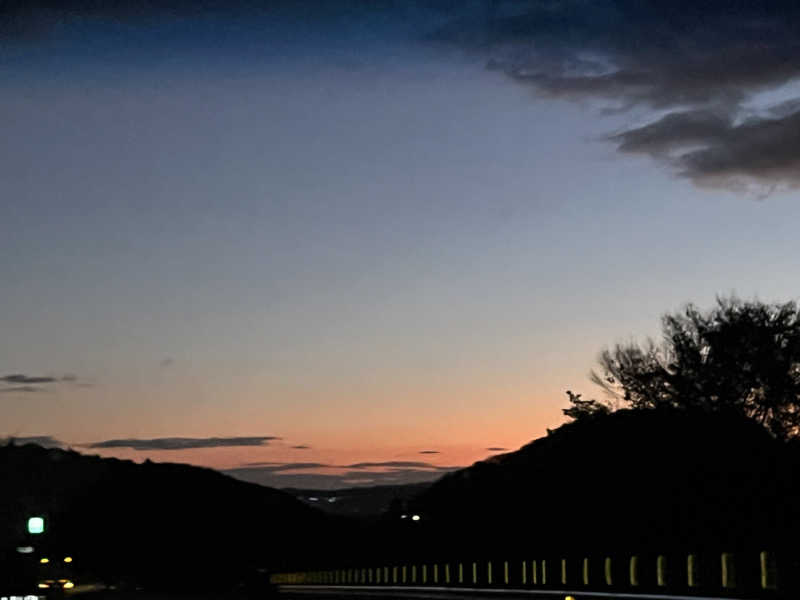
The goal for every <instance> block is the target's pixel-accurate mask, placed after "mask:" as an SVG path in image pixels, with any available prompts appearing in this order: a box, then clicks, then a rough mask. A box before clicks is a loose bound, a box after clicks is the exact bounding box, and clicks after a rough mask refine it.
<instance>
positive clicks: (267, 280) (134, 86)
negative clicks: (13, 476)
mask: <svg viewBox="0 0 800 600" xmlns="http://www.w3.org/2000/svg"><path fill="white" fill-rule="evenodd" d="M98 7H99V8H98ZM799 10H800V9H798V8H796V7H795V6H794V5H793V3H783V2H758V3H757V2H747V1H744V0H742V1H740V2H736V3H730V2H721V1H719V2H718V1H711V0H710V1H708V2H703V3H696V2H688V1H684V0H679V1H677V2H673V3H668V4H666V3H657V2H653V3H650V2H640V1H634V0H616V1H613V2H596V3H587V2H584V1H582V0H563V1H558V0H549V1H533V0H532V1H527V0H519V1H511V0H509V1H502V0H495V1H494V2H491V1H489V0H475V1H469V2H451V1H446V0H438V1H437V0H427V1H425V0H418V1H410V0H409V1H403V2H400V1H391V0H375V1H367V0H349V1H345V0H328V1H323V0H309V1H308V2H301V3H298V2H289V1H288V0H287V1H278V0H271V1H267V2H264V3H248V2H244V1H241V2H238V1H231V2H221V1H218V0H203V1H201V2H191V3H190V2H184V1H182V0H168V1H165V2H163V3H139V2H137V3H129V2H125V1H123V0H117V1H113V2H108V3H102V4H101V5H97V4H96V3H93V2H89V1H88V0H86V1H84V0H71V1H68V2H55V1H54V0H53V1H50V0H33V1H28V2H18V3H15V2H11V3H6V4H4V6H3V7H2V8H0V114H2V115H3V135H2V136H0V210H1V211H2V212H1V213H0V215H2V216H1V218H0V282H2V283H1V284H0V286H1V287H0V290H1V293H0V333H1V334H2V343H0V384H2V385H0V422H2V423H3V428H2V431H0V433H2V434H3V435H5V436H15V437H17V438H20V439H25V438H32V439H33V438H35V440H34V441H38V442H40V443H44V444H47V445H63V446H69V447H73V448H75V449H77V450H80V451H84V452H91V453H98V454H101V455H103V456H119V457H122V458H130V459H134V460H139V461H140V460H144V459H146V458H149V459H151V460H157V461H176V462H188V463H192V464H198V465H205V466H210V467H213V468H217V469H220V470H225V471H227V472H230V473H232V474H234V475H236V476H239V477H243V478H246V479H250V480H254V481H259V482H262V483H266V484H269V485H278V486H285V485H308V486H318V487H336V486H341V485H364V484H374V483H392V482H395V483H397V482H404V481H419V480H424V479H430V478H432V477H437V476H439V475H440V474H441V473H442V472H446V471H447V470H449V469H451V468H454V467H457V466H463V465H468V464H471V463H472V462H474V461H475V460H480V459H482V458H485V457H487V456H490V455H491V454H493V453H496V452H502V451H504V450H508V449H515V448H518V447H519V446H521V445H522V444H525V443H527V442H528V441H530V440H532V439H534V438H536V437H539V436H541V435H544V434H545V433H546V429H547V428H552V427H556V426H558V425H559V424H560V423H561V422H563V420H564V418H563V415H562V414H561V409H562V408H564V407H565V406H566V404H567V402H566V399H567V397H566V395H565V392H566V390H573V391H575V392H580V393H583V394H584V395H586V396H592V395H598V394H599V393H600V392H599V391H598V390H596V389H594V388H593V385H592V384H591V383H590V382H589V380H588V378H587V373H588V372H589V371H590V369H592V368H593V367H594V365H595V362H596V358H597V355H598V353H599V352H600V351H601V350H602V349H603V348H605V347H606V346H608V345H611V344H614V343H616V342H619V341H627V340H630V339H635V340H640V339H644V338H645V337H647V336H657V335H658V331H659V317H660V315H662V314H663V313H664V312H667V311H672V310H676V309H679V308H680V307H681V306H683V305H684V304H685V303H687V302H693V303H696V304H697V305H698V306H701V307H708V306H710V305H711V304H712V303H713V301H714V298H715V296H716V295H717V294H729V293H736V294H738V295H740V296H742V297H745V298H753V297H757V298H760V299H762V300H766V301H786V300H794V299H796V298H797V297H798V288H797V283H796V274H797V273H798V272H800V252H799V251H800V243H799V242H798V238H797V235H796V229H797V226H796V224H797V223H798V222H800V203H798V202H797V184H798V182H800V85H798V84H797V82H796V78H797V76H798V75H799V74H800V67H798V64H800V63H798V61H797V57H798V54H800V52H799V50H800V48H798V45H800V42H798V41H797V40H800V36H798V33H800V32H798V31H795V29H796V28H797V27H799V26H798V25H797V23H800V19H798V17H800V15H798V14H795V13H797V12H798V11H799Z"/></svg>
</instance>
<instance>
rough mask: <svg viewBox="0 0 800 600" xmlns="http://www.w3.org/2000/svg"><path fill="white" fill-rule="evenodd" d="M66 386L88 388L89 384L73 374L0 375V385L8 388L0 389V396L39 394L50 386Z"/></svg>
mask: <svg viewBox="0 0 800 600" xmlns="http://www.w3.org/2000/svg"><path fill="white" fill-rule="evenodd" d="M62 383H63V384H68V385H74V386H81V387H88V386H91V385H92V384H91V383H88V382H83V381H81V380H80V378H79V377H78V376H77V375H75V374H74V373H65V374H64V375H58V376H54V375H27V374H25V373H10V374H8V375H0V384H7V385H9V386H10V387H0V394H13V393H41V392H45V391H47V390H48V388H49V387H50V386H52V385H58V384H62Z"/></svg>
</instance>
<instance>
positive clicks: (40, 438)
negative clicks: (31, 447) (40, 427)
mask: <svg viewBox="0 0 800 600" xmlns="http://www.w3.org/2000/svg"><path fill="white" fill-rule="evenodd" d="M8 443H13V444H15V445H17V446H23V445H25V444H36V445H38V446H44V447H45V448H65V447H66V444H65V443H64V442H62V441H61V440H57V439H56V438H54V437H53V436H50V435H32V436H8V437H4V438H0V445H5V444H8Z"/></svg>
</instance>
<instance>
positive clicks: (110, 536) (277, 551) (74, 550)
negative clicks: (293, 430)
mask: <svg viewBox="0 0 800 600" xmlns="http://www.w3.org/2000/svg"><path fill="white" fill-rule="evenodd" d="M0 481H2V482H3V494H2V495H0V537H2V539H5V540H9V541H11V542H13V546H12V544H11V543H7V544H5V545H4V548H2V549H0V552H8V550H9V548H13V547H15V546H16V545H25V544H28V543H30V544H35V545H36V547H37V550H36V551H37V553H39V552H46V551H50V552H53V553H56V554H59V553H62V552H63V553H65V554H69V555H72V556H75V566H76V568H77V567H78V566H79V565H80V566H83V567H84V568H87V569H89V570H90V571H91V572H92V573H93V574H102V575H103V576H104V577H107V578H111V579H114V578H120V577H121V578H126V577H132V578H135V579H137V580H142V579H150V580H155V581H159V582H162V583H163V582H164V581H165V580H175V581H176V582H177V583H179V584H180V585H184V583H181V580H183V579H184V575H181V573H183V572H187V573H188V572H191V573H192V574H193V575H192V577H198V576H202V579H205V580H208V581H213V580H215V579H216V580H220V581H230V580H231V579H232V578H233V577H234V575H235V574H241V573H245V572H247V571H248V570H252V569H255V568H256V567H265V566H266V567H273V566H280V565H282V564H286V563H287V562H291V560H292V558H293V557H295V556H297V555H299V554H300V553H302V555H303V558H304V560H307V559H308V557H309V552H308V550H307V548H308V546H309V541H313V540H314V539H315V538H317V537H321V536H323V535H325V533H326V532H327V531H329V530H330V528H332V527H336V524H335V520H333V519H332V518H331V517H328V516H326V515H323V514H322V513H320V512H319V511H317V510H315V509H313V508H311V507H308V506H305V505H304V504H302V503H301V502H299V501H298V500H297V499H295V498H293V497H292V496H290V495H289V494H286V493H284V492H281V491H278V490H274V489H270V488H265V487H262V486H259V485H255V484H250V483H245V482H242V481H238V480H236V479H233V478H231V477H228V476H226V475H223V474H221V473H218V472H216V471H213V470H211V469H204V468H200V467H193V466H189V465H181V464H169V463H150V462H146V463H144V464H137V463H134V462H132V461H125V460H118V459H113V458H100V457H97V456H85V455H82V454H79V453H77V452H73V451H64V450H58V449H45V448H42V447H39V446H35V445H25V446H13V445H8V446H4V447H0ZM39 514H41V515H45V516H46V521H47V525H48V527H47V531H46V535H42V536H37V537H35V538H34V537H32V536H30V535H27V534H26V533H25V522H26V519H27V517H28V516H31V515H39ZM311 546H312V547H313V544H312V545H311ZM311 555H312V556H313V552H312V553H311ZM236 576H238V575H236Z"/></svg>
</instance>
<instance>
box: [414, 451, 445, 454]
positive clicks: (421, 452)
mask: <svg viewBox="0 0 800 600" xmlns="http://www.w3.org/2000/svg"><path fill="white" fill-rule="evenodd" d="M419 453H420V454H441V452H439V451H438V450H420V451H419Z"/></svg>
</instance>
